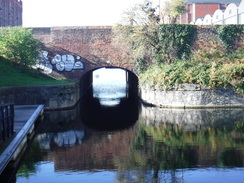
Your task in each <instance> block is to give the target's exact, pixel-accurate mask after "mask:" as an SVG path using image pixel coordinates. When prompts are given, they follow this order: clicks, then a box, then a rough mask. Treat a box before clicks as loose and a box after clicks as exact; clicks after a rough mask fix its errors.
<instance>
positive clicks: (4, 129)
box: [0, 104, 14, 142]
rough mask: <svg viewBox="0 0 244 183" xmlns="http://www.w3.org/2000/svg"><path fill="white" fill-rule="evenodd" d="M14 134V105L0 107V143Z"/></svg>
mask: <svg viewBox="0 0 244 183" xmlns="http://www.w3.org/2000/svg"><path fill="white" fill-rule="evenodd" d="M13 134H14V105H13V104H2V105H0V142H1V141H5V140H7V139H8V138H9V137H11V136H12V135H13Z"/></svg>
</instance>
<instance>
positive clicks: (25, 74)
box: [0, 59, 74, 87]
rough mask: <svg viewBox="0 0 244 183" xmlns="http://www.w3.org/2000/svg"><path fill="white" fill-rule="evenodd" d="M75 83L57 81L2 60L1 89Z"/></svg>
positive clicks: (0, 70)
mask: <svg viewBox="0 0 244 183" xmlns="http://www.w3.org/2000/svg"><path fill="white" fill-rule="evenodd" d="M69 82H74V80H70V79H55V78H52V77H48V76H47V75H44V74H42V73H40V72H39V71H36V70H33V69H27V68H23V67H19V66H17V65H14V64H12V63H9V62H8V61H6V60H3V59H0V87H3V86H28V85H54V84H64V83H69Z"/></svg>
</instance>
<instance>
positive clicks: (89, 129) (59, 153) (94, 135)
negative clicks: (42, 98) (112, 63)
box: [16, 71, 244, 183]
mask: <svg viewBox="0 0 244 183" xmlns="http://www.w3.org/2000/svg"><path fill="white" fill-rule="evenodd" d="M101 72H102V71H101ZM125 74H126V73H125ZM121 76H122V78H126V75H124V74H123V73H121ZM105 78H106V79H109V80H110V82H109V83H110V84H111V85H110V86H109V87H105V86H101V85H102V83H101V82H100V79H101V74H99V73H95V74H94V77H93V82H94V85H93V86H92V87H91V89H90V90H89V92H88V94H87V95H85V96H84V97H83V99H82V100H81V103H80V104H79V105H77V106H76V107H75V108H73V109H69V110H62V111H46V112H45V116H44V121H43V122H42V123H41V124H40V125H39V127H38V129H37V131H36V136H35V138H34V140H33V142H32V144H31V146H30V148H29V149H28V152H27V153H26V155H25V157H24V159H23V161H22V164H21V166H20V167H19V169H18V171H17V173H16V182H17V183H44V182H45V183H57V182H58V183H70V182H72V183H76V182H77V183H78V182H85V183H102V182H104V183H168V182H170V183H183V182H187V183H188V182H194V183H195V182H204V183H206V182H208V183H213V182H218V183H221V182H226V183H227V182H228V183H229V182H235V183H239V182H243V181H244V109H163V108H157V107H147V106H143V105H141V103H140V100H139V98H138V96H136V95H135V93H133V91H130V90H129V89H128V88H129V86H128V85H127V83H126V82H122V80H124V79H122V80H120V79H119V78H116V80H120V81H117V82H113V81H111V77H105ZM115 83H120V86H119V87H118V86H117V84H115ZM108 96H110V97H108Z"/></svg>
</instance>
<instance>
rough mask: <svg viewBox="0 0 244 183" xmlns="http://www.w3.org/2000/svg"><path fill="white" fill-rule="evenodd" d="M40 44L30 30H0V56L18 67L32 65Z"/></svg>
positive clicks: (19, 28)
mask: <svg viewBox="0 0 244 183" xmlns="http://www.w3.org/2000/svg"><path fill="white" fill-rule="evenodd" d="M39 47H40V42H39V41H38V40H37V39H35V38H33V37H32V30H31V29H26V28H21V27H11V28H2V29H0V56H2V57H3V58H5V59H7V60H9V61H11V62H14V63H18V64H20V65H32V64H33V63H34V62H35V60H36V59H37V57H38V55H39Z"/></svg>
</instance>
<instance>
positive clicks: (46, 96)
mask: <svg viewBox="0 0 244 183" xmlns="http://www.w3.org/2000/svg"><path fill="white" fill-rule="evenodd" d="M139 90H140V94H139V97H141V99H142V100H143V101H144V102H146V103H147V104H152V105H154V106H158V107H162V108H223V107H224V108H231V107H235V108H244V95H243V94H240V93H237V92H236V91H235V89H234V88H232V87H229V88H215V89H207V88H204V87H202V86H201V85H199V84H190V83H184V84H180V85H179V86H178V87H177V88H175V89H173V90H168V91H165V90H162V89H160V88H157V87H149V86H146V85H142V86H139ZM80 97H81V90H80V84H79V83H78V82H77V83H68V84H61V85H40V86H20V87H1V88H0V102H2V103H9V102H10V103H14V104H15V105H39V104H44V109H45V110H57V109H67V108H72V107H74V106H76V104H77V103H78V101H79V100H80Z"/></svg>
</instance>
